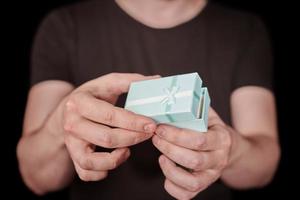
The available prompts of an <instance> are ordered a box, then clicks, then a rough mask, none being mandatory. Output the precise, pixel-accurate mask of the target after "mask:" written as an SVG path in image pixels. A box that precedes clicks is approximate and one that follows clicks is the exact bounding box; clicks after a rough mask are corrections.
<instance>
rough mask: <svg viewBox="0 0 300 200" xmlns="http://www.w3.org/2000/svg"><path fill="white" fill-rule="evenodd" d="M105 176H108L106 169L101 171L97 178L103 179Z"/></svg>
mask: <svg viewBox="0 0 300 200" xmlns="http://www.w3.org/2000/svg"><path fill="white" fill-rule="evenodd" d="M107 176H108V172H107V171H103V172H101V175H100V177H99V179H98V180H102V179H105V178H106V177H107Z"/></svg>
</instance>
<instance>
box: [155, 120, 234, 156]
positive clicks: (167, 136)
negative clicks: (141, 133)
mask: <svg viewBox="0 0 300 200" xmlns="http://www.w3.org/2000/svg"><path fill="white" fill-rule="evenodd" d="M155 133H156V134H157V135H158V136H159V137H160V138H162V139H164V140H167V141H168V142H170V143H172V144H175V145H177V146H181V147H184V148H188V149H192V150H196V151H213V150H218V149H223V148H224V147H225V148H227V147H228V145H230V143H231V142H230V141H231V138H230V135H229V133H228V131H227V129H226V128H225V127H223V126H222V125H214V126H213V127H211V128H210V129H209V130H208V131H207V132H206V133H199V132H196V131H192V130H189V129H182V128H177V127H175V126H170V125H166V124H161V125H158V127H157V129H156V131H155Z"/></svg>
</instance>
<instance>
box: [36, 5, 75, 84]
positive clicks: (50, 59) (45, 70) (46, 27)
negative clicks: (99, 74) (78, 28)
mask: <svg viewBox="0 0 300 200" xmlns="http://www.w3.org/2000/svg"><path fill="white" fill-rule="evenodd" d="M74 49H75V47H74V38H73V33H72V21H71V18H70V15H68V13H67V12H66V11H64V12H63V10H55V11H52V12H51V13H50V14H48V15H47V16H46V18H45V19H44V20H43V21H42V23H41V25H40V27H39V29H38V31H37V34H36V36H35V38H34V43H33V47H32V52H31V63H30V64H31V68H30V69H31V70H30V84H31V86H32V85H34V84H36V83H38V82H41V81H45V80H62V81H67V82H70V83H71V82H72V75H71V70H70V67H71V65H72V56H73V52H72V51H74Z"/></svg>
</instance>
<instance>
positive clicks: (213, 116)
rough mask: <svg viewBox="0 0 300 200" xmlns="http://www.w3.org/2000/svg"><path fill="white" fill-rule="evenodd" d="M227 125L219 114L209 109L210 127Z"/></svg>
mask: <svg viewBox="0 0 300 200" xmlns="http://www.w3.org/2000/svg"><path fill="white" fill-rule="evenodd" d="M217 124H218V125H225V123H224V122H223V120H222V119H221V118H220V116H219V115H218V113H217V112H216V111H215V110H214V109H213V108H212V107H209V111H208V127H211V126H214V125H217Z"/></svg>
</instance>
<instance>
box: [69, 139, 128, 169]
mask: <svg viewBox="0 0 300 200" xmlns="http://www.w3.org/2000/svg"><path fill="white" fill-rule="evenodd" d="M66 140H68V141H67V142H66V145H67V148H68V150H69V153H70V156H71V158H72V160H73V161H74V162H76V163H77V164H78V165H79V166H80V167H81V168H82V169H85V170H96V171H105V170H111V169H115V168H116V167H118V166H119V165H120V164H121V163H123V162H124V161H126V160H127V158H128V157H129V155H130V151H129V149H128V148H120V149H116V150H114V151H112V152H111V153H108V152H92V151H93V150H91V149H90V148H89V145H88V143H86V142H85V141H83V140H80V139H77V138H75V137H68V139H66Z"/></svg>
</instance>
